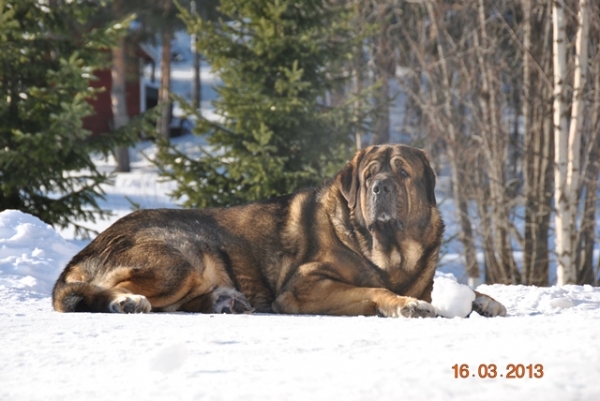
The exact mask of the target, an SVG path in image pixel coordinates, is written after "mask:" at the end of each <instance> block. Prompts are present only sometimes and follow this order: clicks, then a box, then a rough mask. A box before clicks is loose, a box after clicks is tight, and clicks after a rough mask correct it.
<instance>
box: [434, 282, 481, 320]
mask: <svg viewBox="0 0 600 401" xmlns="http://www.w3.org/2000/svg"><path fill="white" fill-rule="evenodd" d="M431 299H432V300H431V304H432V305H433V307H434V308H435V310H436V313H437V314H438V315H440V316H444V317H449V318H453V317H467V315H468V314H469V313H471V309H472V304H473V301H474V300H475V292H474V291H473V290H472V289H470V288H469V287H468V286H466V285H463V284H460V283H457V282H456V281H454V280H451V279H449V278H446V277H439V276H438V277H435V279H434V281H433V292H432V293H431Z"/></svg>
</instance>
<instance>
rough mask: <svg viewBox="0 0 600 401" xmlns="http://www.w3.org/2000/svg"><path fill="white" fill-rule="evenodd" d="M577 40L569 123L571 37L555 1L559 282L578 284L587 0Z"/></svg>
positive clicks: (561, 5)
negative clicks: (568, 61) (569, 56)
mask: <svg viewBox="0 0 600 401" xmlns="http://www.w3.org/2000/svg"><path fill="white" fill-rule="evenodd" d="M577 22H578V26H577V37H576V42H575V69H574V77H573V95H572V96H573V99H572V107H571V116H570V117H571V121H570V123H569V119H568V117H569V115H568V99H567V96H566V93H565V86H566V82H567V40H566V18H565V1H564V0H555V1H554V2H553V5H552V23H553V34H554V38H553V47H552V49H553V59H554V103H553V105H554V107H553V115H554V118H553V122H554V145H555V150H554V152H555V153H554V156H555V167H554V203H555V207H556V214H555V227H556V240H555V241H556V257H557V264H558V266H557V284H558V285H565V284H575V283H576V282H577V267H576V265H575V263H574V252H575V251H576V249H577V248H576V244H577V230H578V229H579V225H578V223H577V218H578V213H577V212H578V204H579V198H580V193H581V191H580V190H581V179H580V167H581V135H582V127H583V124H582V119H583V115H582V112H583V102H582V94H583V89H584V87H585V82H586V72H587V62H588V59H587V57H588V52H587V49H588V32H589V16H588V10H587V0H581V1H580V2H579V11H578V14H577Z"/></svg>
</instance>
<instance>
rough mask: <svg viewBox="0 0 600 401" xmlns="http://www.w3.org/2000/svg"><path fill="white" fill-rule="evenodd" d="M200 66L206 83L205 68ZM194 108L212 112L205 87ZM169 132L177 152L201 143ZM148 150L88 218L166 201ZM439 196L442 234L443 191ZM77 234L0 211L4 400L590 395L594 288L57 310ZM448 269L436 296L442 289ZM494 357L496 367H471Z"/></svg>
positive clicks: (181, 81)
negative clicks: (264, 307)
mask: <svg viewBox="0 0 600 401" xmlns="http://www.w3.org/2000/svg"><path fill="white" fill-rule="evenodd" d="M182 46H183V45H182ZM183 67H185V66H183ZM202 74H203V77H204V79H205V82H204V83H205V84H206V85H207V86H208V85H210V83H211V80H213V81H214V80H215V77H214V76H212V75H210V74H209V72H208V69H206V68H205V69H203V73H202ZM173 76H174V88H175V90H176V91H177V92H178V93H179V94H181V95H183V96H188V94H187V93H186V91H187V90H188V88H189V85H187V84H186V82H189V73H188V72H187V71H185V68H177V66H175V68H174V72H173ZM206 90H207V91H208V89H206ZM207 93H208V97H210V96H212V95H213V93H211V92H207ZM203 112H205V113H207V115H210V113H211V112H212V110H211V109H210V104H209V102H208V101H206V102H203ZM175 141H178V142H179V146H181V147H182V148H185V149H186V150H187V151H193V149H192V148H193V146H195V144H196V143H197V142H195V141H197V140H196V139H193V138H192V137H190V136H184V137H182V138H178V139H176V140H175ZM153 151H154V148H153V146H152V145H151V144H150V143H142V144H140V145H138V146H137V147H136V148H135V149H132V167H133V171H132V173H129V174H119V175H117V176H116V181H115V182H116V185H115V186H112V187H106V193H107V196H106V200H105V201H102V202H101V206H102V207H104V208H107V209H110V210H112V211H113V213H114V216H113V217H112V218H111V219H109V220H107V221H99V222H97V223H95V224H90V227H91V228H94V229H96V230H98V231H101V230H103V229H105V228H106V227H107V226H108V225H110V224H111V223H112V222H113V221H114V220H115V219H117V218H119V217H121V216H123V215H125V214H127V213H129V212H130V211H131V210H132V209H133V205H132V202H133V203H136V204H139V205H141V206H142V207H145V208H150V207H174V206H175V204H174V203H173V201H172V200H171V199H169V197H168V193H169V192H170V191H172V190H173V189H174V187H173V184H172V183H169V182H160V181H159V180H158V179H157V176H156V173H155V171H154V169H153V168H152V166H151V164H150V163H148V161H147V160H146V159H145V158H144V157H143V156H142V153H143V154H145V155H147V156H151V155H152V153H153ZM96 162H97V163H98V165H99V166H101V168H104V169H107V170H111V169H113V168H114V161H113V160H107V161H104V160H96ZM439 182H440V184H441V185H440V187H441V189H442V190H443V182H444V181H443V177H442V179H441V180H439ZM441 210H442V213H443V214H444V216H445V219H446V221H447V223H448V225H449V227H448V230H447V231H448V232H449V234H452V232H453V231H454V230H455V229H456V226H455V223H453V221H452V216H453V212H452V210H453V206H452V202H451V201H450V200H447V201H446V202H442V206H441ZM64 238H66V239H67V240H65V239H64ZM86 243H87V242H86V241H81V240H76V239H74V238H73V236H72V232H71V231H70V230H59V231H58V232H57V231H55V230H54V229H52V228H51V227H48V226H46V225H45V224H43V223H42V222H40V221H39V220H37V219H36V218H34V217H32V216H29V215H25V214H22V213H19V212H15V211H4V212H2V213H0V401H3V400H64V399H75V400H81V399H90V400H109V399H111V400H113V399H128V398H135V399H140V400H159V399H161V400H204V399H207V400H245V401H246V400H261V401H263V400H278V401H279V400H316V401H319V400H337V399H344V400H378V401H384V400H428V401H432V400H433V401H435V400H533V399H536V400H537V399H539V400H599V399H600V385H599V384H598V378H599V377H600V289H599V288H592V287H590V286H567V287H563V288H557V287H551V288H534V287H524V286H501V285H495V286H481V287H479V290H480V291H481V292H485V293H488V294H490V295H492V296H493V297H495V298H496V299H497V300H499V301H501V302H502V303H504V305H505V306H506V307H507V309H508V317H505V318H494V319H485V318H482V317H479V316H472V317H470V318H468V319H463V318H454V319H444V318H437V319H413V320H406V319H382V318H366V317H358V318H356V317H355V318H351V317H343V318H333V317H319V316H312V317H311V316H277V315H243V316H231V315H196V314H183V313H170V314H148V315H119V316H116V315H103V314H60V313H57V312H54V311H53V310H52V308H51V305H50V297H49V295H50V291H51V288H52V285H53V283H54V281H55V279H56V277H57V276H58V274H59V273H60V271H61V270H62V268H63V267H64V265H65V264H66V263H67V262H68V260H69V259H70V258H71V257H72V256H73V255H74V254H75V253H76V252H77V251H79V250H80V249H81V248H82V247H83V246H85V244H86ZM455 251H456V248H455V247H454V246H453V245H452V244H450V245H448V246H445V252H446V254H445V255H444V257H443V260H442V261H441V264H440V265H441V266H442V267H441V269H440V270H441V271H442V272H443V273H442V275H443V274H444V273H445V274H446V275H445V277H448V273H452V274H454V276H456V277H458V278H459V279H461V278H463V276H464V270H463V269H462V267H461V263H460V258H459V257H458V256H457V255H456V252H455ZM442 283H443V280H442V279H441V278H439V279H436V288H434V301H436V299H437V300H439V301H440V302H441V301H444V297H446V296H448V294H447V293H444V291H442V290H449V288H450V287H449V286H447V285H444V286H442ZM436 294H437V295H436ZM435 297H437V298H435ZM446 301H447V300H446ZM442 304H443V302H441V303H440V304H439V305H442ZM463 364H467V365H468V368H469V373H468V377H467V378H455V370H454V369H453V368H452V367H453V366H455V365H457V368H456V369H458V368H459V367H460V365H463ZM491 364H494V365H496V377H495V378H480V377H479V375H478V373H482V374H483V373H485V368H486V367H487V368H488V372H490V374H491V368H492V367H491V366H490V365H491ZM510 364H513V365H523V368H521V367H518V370H517V372H516V373H518V374H519V376H520V375H521V373H524V376H523V377H521V378H518V377H517V378H507V377H506V376H507V375H508V373H509V368H508V365H510ZM480 365H486V366H485V367H481V369H479V368H480ZM529 365H532V366H531V367H530V368H529V370H528V369H527V366H529ZM536 365H539V366H536ZM540 368H541V369H542V371H541V372H542V373H540ZM522 370H524V371H522ZM530 373H531V375H537V376H540V374H543V375H542V377H541V378H536V377H531V378H530V377H529V376H530ZM473 375H474V376H473Z"/></svg>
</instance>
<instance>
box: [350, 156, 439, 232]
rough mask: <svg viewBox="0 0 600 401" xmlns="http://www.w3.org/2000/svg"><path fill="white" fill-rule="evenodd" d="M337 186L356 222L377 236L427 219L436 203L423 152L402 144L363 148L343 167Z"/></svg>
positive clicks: (431, 171) (427, 163)
mask: <svg viewBox="0 0 600 401" xmlns="http://www.w3.org/2000/svg"><path fill="white" fill-rule="evenodd" d="M340 187H341V189H342V194H343V195H344V196H345V197H346V199H347V201H348V206H349V207H350V209H352V210H354V216H355V218H356V219H357V220H358V223H359V224H360V225H361V226H363V227H364V228H366V229H367V230H368V231H369V232H370V233H371V234H372V235H373V236H374V237H376V238H377V239H379V240H384V238H391V237H394V238H395V236H396V234H397V233H398V232H402V231H404V230H406V229H408V228H410V226H414V225H415V224H416V225H418V224H419V219H421V218H426V219H428V218H429V216H430V210H431V208H432V207H433V206H435V204H436V200H435V194H434V188H435V175H434V173H433V170H432V169H431V167H430V165H429V162H428V160H427V158H426V156H425V154H424V153H423V152H422V151H421V150H419V149H415V148H412V147H409V146H404V145H381V146H371V147H369V148H366V149H363V150H362V151H360V152H359V153H357V155H356V156H355V157H354V159H353V160H352V161H351V162H350V163H349V164H348V165H347V166H346V169H345V170H344V171H342V173H341V175H340Z"/></svg>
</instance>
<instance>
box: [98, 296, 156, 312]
mask: <svg viewBox="0 0 600 401" xmlns="http://www.w3.org/2000/svg"><path fill="white" fill-rule="evenodd" d="M108 309H109V311H110V312H112V313H148V312H150V310H151V309H152V305H150V301H148V299H147V298H146V297H145V296H143V295H138V294H118V295H117V296H115V297H114V298H113V300H112V301H111V302H110V303H109V304H108Z"/></svg>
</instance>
